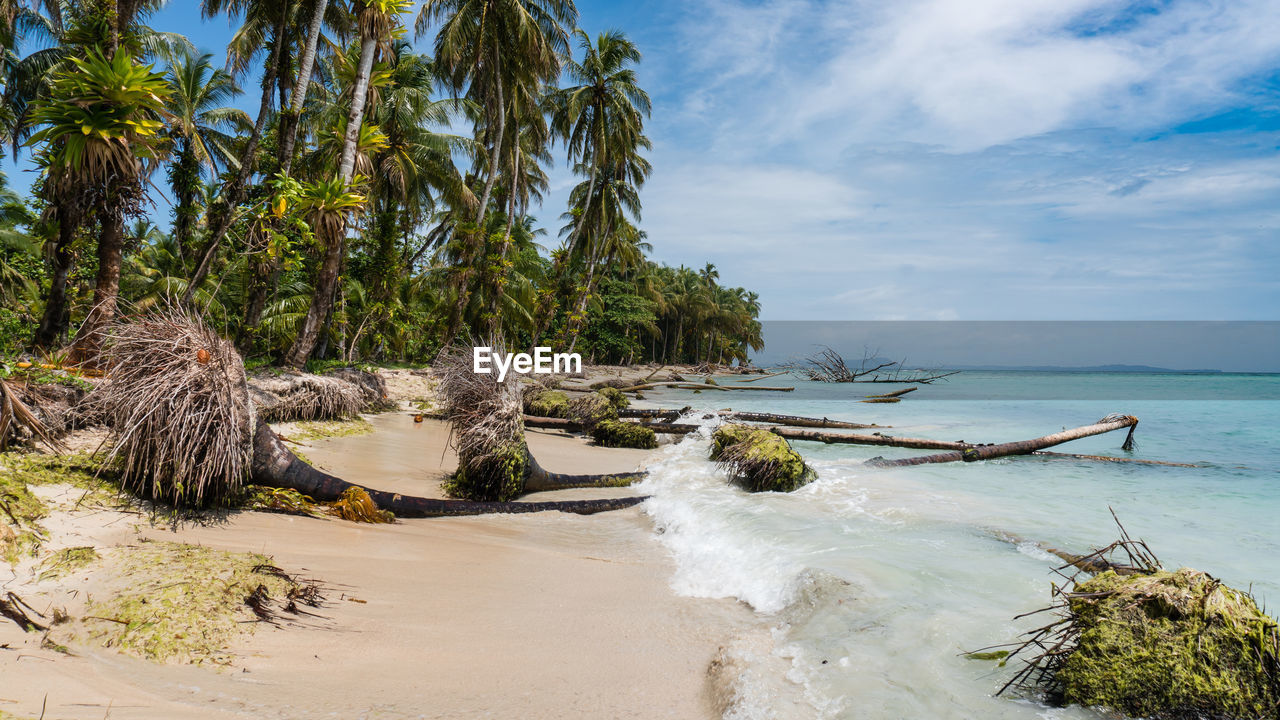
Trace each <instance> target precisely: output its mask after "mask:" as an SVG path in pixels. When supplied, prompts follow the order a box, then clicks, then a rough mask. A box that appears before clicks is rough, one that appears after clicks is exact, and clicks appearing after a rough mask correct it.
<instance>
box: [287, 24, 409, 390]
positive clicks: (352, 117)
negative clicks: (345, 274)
mask: <svg viewBox="0 0 1280 720" xmlns="http://www.w3.org/2000/svg"><path fill="white" fill-rule="evenodd" d="M412 4H413V3H412V2H411V0H353V3H352V9H353V10H354V11H355V14H356V25H357V27H359V29H360V63H359V66H358V69H357V72H356V77H355V84H354V86H353V88H352V91H351V112H350V114H349V115H348V116H347V125H346V130H345V135H344V141H343V146H342V157H341V159H340V160H339V162H338V180H339V181H341V183H342V186H343V190H344V192H346V191H348V190H349V188H350V186H351V181H352V178H353V176H354V173H355V163H356V150H357V147H358V142H359V139H360V128H361V125H362V123H363V120H364V112H365V99H366V96H367V94H368V92H369V80H370V77H371V76H372V73H373V61H374V55H375V53H377V52H378V51H384V52H386V51H389V50H390V48H391V41H392V39H393V36H394V34H395V32H396V30H397V28H398V26H399V18H400V15H401V14H402V13H404V12H407V11H408V9H409V7H410V6H411V5H412ZM317 234H318V235H319V236H320V237H322V238H324V257H323V258H322V260H321V263H320V267H319V268H318V269H317V271H316V280H315V290H314V295H313V296H312V298H311V307H310V308H308V310H307V317H306V319H305V320H303V323H302V329H301V330H300V331H299V333H298V338H297V339H296V340H295V341H294V343H293V347H292V348H290V349H289V353H288V355H287V357H286V358H285V362H286V363H288V364H289V365H292V366H294V367H301V366H303V365H304V364H306V362H307V358H309V357H311V353H312V351H313V350H315V347H316V341H317V340H318V339H319V337H320V329H321V327H322V326H323V324H324V322H325V320H326V318H327V317H328V315H329V311H330V309H332V307H333V299H334V294H335V292H336V291H337V288H338V279H339V278H338V271H339V269H340V266H341V264H342V258H343V255H344V251H345V248H346V243H345V234H346V225H345V221H344V223H343V225H342V227H341V228H340V229H337V230H336V231H335V232H334V233H333V234H332V235H330V234H328V233H317Z"/></svg>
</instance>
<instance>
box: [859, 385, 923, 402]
mask: <svg viewBox="0 0 1280 720" xmlns="http://www.w3.org/2000/svg"><path fill="white" fill-rule="evenodd" d="M919 389H920V388H916V387H909V388H906V389H903V390H894V391H893V392H891V393H885V394H883V395H868V396H867V398H868V399H870V400H882V399H884V398H900V397H902V396H903V395H906V394H907V393H910V392H915V391H916V390H919Z"/></svg>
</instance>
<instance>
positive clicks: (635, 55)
mask: <svg viewBox="0 0 1280 720" xmlns="http://www.w3.org/2000/svg"><path fill="white" fill-rule="evenodd" d="M574 36H575V37H576V38H577V39H578V45H579V47H580V48H581V49H582V52H583V57H582V61H581V62H577V61H575V60H573V59H570V61H569V64H568V68H567V70H568V75H569V78H570V79H571V80H572V81H574V82H576V83H577V85H573V86H571V87H567V88H563V89H560V90H557V91H554V92H553V93H551V96H550V98H549V101H550V102H549V104H550V108H551V118H552V120H551V124H552V128H553V129H554V131H555V132H556V134H557V136H558V137H560V138H561V139H562V140H563V142H564V144H565V147H566V149H567V150H568V156H569V162H570V163H582V165H583V167H585V168H586V169H587V171H588V173H589V175H590V182H589V183H588V189H587V193H586V198H587V202H590V200H591V197H592V195H593V194H594V188H593V187H592V186H593V185H594V184H595V180H596V178H597V177H598V176H599V173H600V170H601V169H602V168H603V167H605V166H606V165H608V164H609V163H610V162H612V161H613V159H614V158H615V157H616V156H624V157H625V156H626V155H628V154H632V153H634V152H636V150H637V148H639V147H644V148H645V149H648V147H649V143H648V140H647V139H645V137H644V134H643V127H644V118H647V117H649V112H650V109H651V105H650V102H649V95H648V93H646V92H645V91H644V90H643V89H641V88H640V86H639V85H638V84H637V83H636V73H635V68H634V67H632V66H633V65H635V64H637V63H639V62H640V59H641V55H640V51H639V49H637V48H636V46H635V43H633V42H631V41H630V40H629V39H627V36H626V35H625V34H623V33H621V32H619V31H616V30H609V31H606V32H603V33H601V34H600V35H599V36H598V37H597V38H596V41H595V43H594V44H592V42H591V38H590V36H588V35H587V34H586V33H585V32H583V31H582V30H580V29H579V30H575V31H574ZM640 183H641V184H642V183H643V180H641V181H640ZM589 209H590V208H589V207H583V208H582V215H580V216H579V217H580V220H581V219H583V218H585V217H586V213H587V211H588V210H589ZM582 233H583V227H582V222H581V221H580V222H579V224H578V227H576V228H575V229H574V231H573V232H572V233H571V235H570V237H569V244H570V247H572V246H573V245H574V244H575V243H576V242H577V240H578V238H579V237H580V236H581V235H582Z"/></svg>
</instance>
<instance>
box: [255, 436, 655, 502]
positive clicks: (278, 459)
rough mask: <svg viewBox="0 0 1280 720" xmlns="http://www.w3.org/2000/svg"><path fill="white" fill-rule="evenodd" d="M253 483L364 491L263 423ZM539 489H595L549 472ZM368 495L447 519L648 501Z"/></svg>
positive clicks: (316, 492)
mask: <svg viewBox="0 0 1280 720" xmlns="http://www.w3.org/2000/svg"><path fill="white" fill-rule="evenodd" d="M253 447H254V452H253V479H254V482H257V483H258V484H261V485H266V486H268V487H281V488H290V489H293V490H297V491H298V492H301V493H303V494H304V495H308V496H310V497H312V498H315V499H316V500H337V499H338V498H339V497H341V496H342V494H343V493H344V492H346V491H347V490H348V489H350V488H353V487H359V486H357V485H354V484H352V483H349V482H347V481H345V480H342V479H341V478H336V477H334V476H332V475H329V474H328V473H324V472H321V471H319V470H316V469H315V468H313V467H311V466H310V465H308V464H306V463H304V462H302V461H301V460H299V459H298V457H297V456H296V455H294V454H293V453H292V452H290V451H289V448H287V447H285V445H284V443H283V442H281V441H280V438H279V436H277V435H276V434H275V433H273V432H272V431H271V429H270V428H268V427H267V426H266V425H259V426H258V431H257V434H256V435H255V437H254V444H253ZM544 476H545V479H543V480H539V481H535V483H537V482H541V483H543V484H544V485H545V487H539V488H538V489H546V490H559V489H563V488H569V487H584V486H589V485H592V484H593V483H592V479H591V478H590V476H583V477H578V476H564V475H556V474H554V473H545V471H544ZM367 492H368V493H369V497H370V498H372V499H373V501H374V503H376V504H377V506H378V507H379V508H381V509H383V510H390V511H391V512H393V513H395V514H396V515H397V516H399V517H443V516H449V515H487V514H490V513H530V512H543V511H545V510H557V511H559V512H567V513H575V514H578V515H592V514H594V513H598V512H606V511H609V510H621V509H623V508H627V507H631V506H632V505H636V504H639V503H641V502H643V501H644V500H645V498H643V497H623V498H604V499H598V500H558V501H553V502H485V501H473V500H437V499H434V498H422V497H413V496H410V495H401V494H400V493H390V492H385V491H382V490H367Z"/></svg>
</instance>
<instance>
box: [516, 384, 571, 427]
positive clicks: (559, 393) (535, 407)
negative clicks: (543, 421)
mask: <svg viewBox="0 0 1280 720" xmlns="http://www.w3.org/2000/svg"><path fill="white" fill-rule="evenodd" d="M524 411H525V412H526V413H528V414H529V415H537V416H538V417H550V418H562V419H566V420H567V419H568V418H569V395H568V394H567V393H565V392H564V391H563V390H538V391H533V392H529V393H527V394H526V395H525V398H524Z"/></svg>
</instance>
